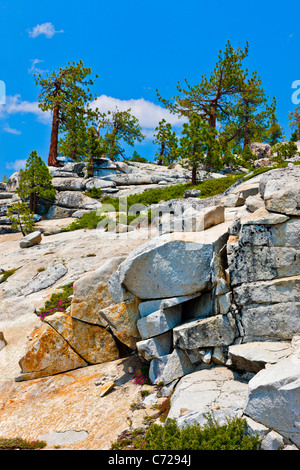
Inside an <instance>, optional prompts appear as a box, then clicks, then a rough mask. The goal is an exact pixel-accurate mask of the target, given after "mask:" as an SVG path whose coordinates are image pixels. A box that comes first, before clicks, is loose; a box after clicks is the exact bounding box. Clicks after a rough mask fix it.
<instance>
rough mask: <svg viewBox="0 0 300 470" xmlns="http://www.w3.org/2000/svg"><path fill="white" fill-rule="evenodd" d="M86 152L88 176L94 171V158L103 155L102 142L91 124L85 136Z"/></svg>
mask: <svg viewBox="0 0 300 470" xmlns="http://www.w3.org/2000/svg"><path fill="white" fill-rule="evenodd" d="M87 153H88V167H87V168H88V176H93V173H94V159H95V158H101V157H104V156H105V149H104V148H103V142H102V141H101V139H100V138H99V136H98V134H97V130H96V129H95V127H94V126H91V127H90V128H89V130H88V138H87Z"/></svg>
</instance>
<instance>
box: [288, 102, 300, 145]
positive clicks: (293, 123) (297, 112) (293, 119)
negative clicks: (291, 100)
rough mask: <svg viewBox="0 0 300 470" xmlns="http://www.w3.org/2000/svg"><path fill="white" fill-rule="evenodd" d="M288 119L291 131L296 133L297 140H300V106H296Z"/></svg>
mask: <svg viewBox="0 0 300 470" xmlns="http://www.w3.org/2000/svg"><path fill="white" fill-rule="evenodd" d="M288 118H289V121H290V123H289V124H290V127H291V129H292V130H293V131H297V135H298V140H300V106H297V107H296V108H295V109H294V111H291V112H289V114H288Z"/></svg>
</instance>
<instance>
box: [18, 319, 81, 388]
mask: <svg viewBox="0 0 300 470" xmlns="http://www.w3.org/2000/svg"><path fill="white" fill-rule="evenodd" d="M37 334H38V338H37V339H36V340H35V341H34V342H33V344H32V345H31V347H30V348H29V350H28V351H27V352H26V354H25V355H24V356H23V357H22V358H21V359H20V361H19V364H20V367H21V375H20V376H19V377H17V378H16V380H17V381H20V380H29V379H36V378H39V377H46V376H47V375H54V374H57V373H60V372H65V371H68V370H72V369H77V368H78V367H85V366H87V365H88V364H87V362H86V361H84V359H82V358H81V357H80V356H79V355H78V354H77V353H75V351H74V350H73V349H72V348H71V347H70V346H69V344H68V343H67V341H65V339H64V338H63V337H62V336H61V335H60V334H58V333H56V332H55V330H54V329H53V328H51V327H50V326H49V325H46V324H44V325H42V326H41V327H40V329H39V331H38V333H37Z"/></svg>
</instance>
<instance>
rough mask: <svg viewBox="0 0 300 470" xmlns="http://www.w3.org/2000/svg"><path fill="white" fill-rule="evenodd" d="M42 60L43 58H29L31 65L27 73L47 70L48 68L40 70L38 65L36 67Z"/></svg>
mask: <svg viewBox="0 0 300 470" xmlns="http://www.w3.org/2000/svg"><path fill="white" fill-rule="evenodd" d="M42 62H44V61H43V60H40V59H32V60H31V67H30V69H28V72H29V73H45V72H48V70H42V69H40V68H39V67H37V64H40V63H42Z"/></svg>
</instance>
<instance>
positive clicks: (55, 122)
mask: <svg viewBox="0 0 300 470" xmlns="http://www.w3.org/2000/svg"><path fill="white" fill-rule="evenodd" d="M58 129H59V105H58V103H55V106H54V110H53V118H52V130H51V140H50V150H49V156H48V166H57V167H58V166H59V163H58V161H57V146H58Z"/></svg>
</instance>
